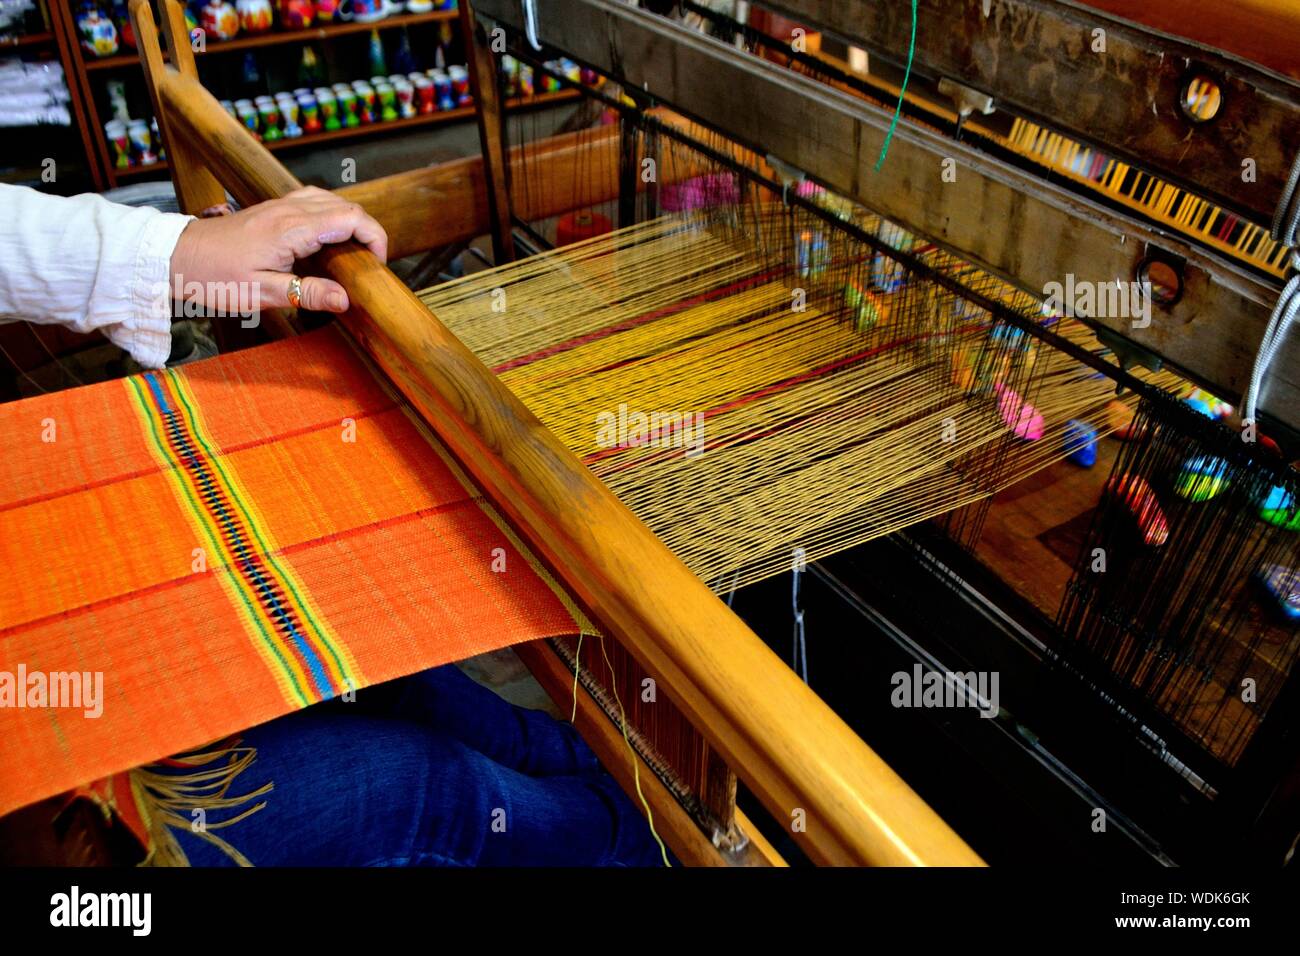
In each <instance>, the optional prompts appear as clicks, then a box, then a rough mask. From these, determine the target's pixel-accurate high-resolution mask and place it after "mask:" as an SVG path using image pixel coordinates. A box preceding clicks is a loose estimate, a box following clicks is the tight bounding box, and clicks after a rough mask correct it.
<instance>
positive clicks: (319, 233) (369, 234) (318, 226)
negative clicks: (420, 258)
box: [313, 203, 388, 262]
mask: <svg viewBox="0 0 1300 956" xmlns="http://www.w3.org/2000/svg"><path fill="white" fill-rule="evenodd" d="M313 225H314V226H315V230H316V238H317V239H319V240H320V242H322V243H330V242H343V241H345V240H347V239H356V240H357V242H359V243H361V244H362V245H364V246H365V247H366V248H367V249H369V250H370V251H371V252H373V253H374V254H375V257H376V258H377V259H379V261H380V262H387V261H388V233H386V232H384V227H383V226H381V225H380V224H379V223H378V222H377V221H375V220H374V219H373V218H371V217H370V216H369V215H367V213H366V211H365V210H364V209H362V208H361V207H360V206H358V205H356V204H355V203H346V204H341V205H339V206H338V207H337V208H335V209H331V210H329V211H328V212H326V213H324V214H322V215H321V216H319V217H318V218H317V219H316V220H315V222H314V224H313Z"/></svg>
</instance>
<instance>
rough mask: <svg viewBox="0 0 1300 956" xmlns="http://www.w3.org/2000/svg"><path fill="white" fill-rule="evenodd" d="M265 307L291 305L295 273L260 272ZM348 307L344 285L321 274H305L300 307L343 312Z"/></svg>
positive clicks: (318, 310) (259, 278)
mask: <svg viewBox="0 0 1300 956" xmlns="http://www.w3.org/2000/svg"><path fill="white" fill-rule="evenodd" d="M258 281H259V284H260V288H261V304H262V307H263V308H268V307H270V308H285V307H287V306H288V305H289V283H290V282H292V281H293V275H292V274H291V273H288V272H259V273H258ZM347 307H348V294H347V292H345V291H344V290H343V286H341V285H339V284H338V283H337V282H334V281H332V280H330V279H322V278H320V277H319V276H304V277H303V280H302V301H301V303H300V304H299V308H302V309H311V310H312V311H313V312H342V311H344V310H345V309H347Z"/></svg>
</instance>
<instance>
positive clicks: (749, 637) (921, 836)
mask: <svg viewBox="0 0 1300 956" xmlns="http://www.w3.org/2000/svg"><path fill="white" fill-rule="evenodd" d="M156 86H157V95H158V102H159V104H160V106H161V108H162V110H163V111H164V112H165V113H166V115H167V122H168V126H169V128H170V129H172V130H173V131H174V135H175V136H178V137H182V138H185V139H186V140H187V141H188V142H190V143H191V144H194V145H195V146H196V147H197V146H199V145H200V144H201V145H202V149H203V154H204V156H205V157H206V161H207V165H208V167H209V168H210V169H211V170H212V171H213V173H214V174H215V175H216V176H217V178H218V179H219V181H221V182H222V183H223V184H224V185H225V186H226V187H227V188H228V189H229V190H230V191H231V192H232V193H233V194H234V195H235V196H236V198H238V199H239V200H240V202H241V203H245V204H252V203H255V202H258V201H262V200H266V199H271V198H275V197H278V196H282V195H284V194H285V193H287V192H290V191H292V190H294V189H296V188H298V187H299V185H300V184H299V183H298V181H297V180H296V179H295V178H294V177H293V176H292V175H291V174H290V173H289V172H288V171H287V170H285V169H284V168H283V167H282V166H280V164H279V163H277V162H276V161H275V159H274V158H273V157H272V156H271V154H270V153H269V152H267V151H266V149H265V148H264V147H262V145H261V144H260V143H257V142H256V141H255V140H254V139H253V138H252V136H251V135H250V134H249V133H248V131H247V130H246V129H244V128H243V126H241V125H240V124H239V123H238V122H237V121H235V120H234V119H233V118H231V117H230V116H229V115H228V114H226V113H225V111H224V110H222V109H221V107H220V105H219V104H218V103H217V101H216V100H215V99H214V98H213V97H212V96H211V94H209V93H208V92H207V90H205V89H204V88H203V87H202V86H201V84H199V83H198V82H197V81H196V80H195V79H193V78H192V77H187V76H183V75H181V74H179V73H176V72H175V71H174V70H171V69H166V70H164V71H163V72H162V74H161V75H160V76H159V77H157V80H156ZM316 259H317V262H318V263H319V265H320V266H321V268H322V269H323V270H324V272H325V273H326V274H327V275H329V276H330V277H332V278H334V279H335V280H337V281H339V282H340V283H342V284H343V285H344V287H345V288H347V290H348V293H349V297H350V298H351V302H352V305H351V308H350V309H349V311H348V312H347V313H346V314H345V315H344V316H343V317H342V321H343V322H344V324H345V325H346V326H347V327H348V328H349V330H350V331H352V333H353V334H354V335H355V336H356V337H357V338H358V340H359V341H361V342H362V343H363V344H364V345H365V347H366V348H367V349H368V351H369V352H370V353H371V355H372V356H374V357H375V359H376V360H377V361H378V362H379V364H380V365H381V367H383V369H384V370H385V372H386V373H387V374H388V375H389V377H390V378H392V379H393V381H394V382H395V383H396V384H397V385H398V387H399V388H400V389H401V391H402V392H403V394H404V395H405V396H406V397H407V399H408V400H409V401H410V402H411V403H412V405H413V407H414V408H415V409H416V410H417V411H419V412H420V414H421V415H422V416H423V417H424V418H425V420H426V421H427V422H428V423H429V424H430V425H431V426H432V427H433V429H434V431H435V432H436V433H437V435H438V436H439V438H440V439H441V440H442V441H443V443H444V444H445V445H446V446H447V447H448V448H449V450H450V451H451V452H452V453H453V454H454V455H455V456H456V458H457V459H458V460H459V461H460V462H461V464H462V465H463V466H464V467H465V468H466V470H467V471H468V473H469V474H470V475H471V476H472V477H473V479H474V480H475V481H476V483H477V484H478V485H479V486H480V488H482V490H483V491H484V492H485V493H486V494H487V495H488V496H489V498H490V499H491V500H492V501H493V502H494V503H495V504H496V506H497V507H498V509H499V510H500V511H501V512H502V513H503V514H504V515H505V516H506V517H507V518H508V519H509V521H510V522H511V523H512V525H513V526H514V527H515V528H516V529H518V530H519V531H520V532H521V533H522V534H523V536H524V538H525V539H526V540H527V542H528V543H529V545H530V546H531V547H532V548H533V549H534V551H535V552H536V554H537V555H538V556H539V557H540V558H541V559H542V560H543V561H545V562H546V563H547V565H549V566H550V567H551V568H552V569H553V570H554V571H555V572H556V574H557V575H558V576H559V578H560V580H561V581H563V583H564V584H565V585H567V587H568V589H569V591H570V593H571V594H572V595H573V596H574V597H575V598H576V599H577V600H578V601H579V602H580V603H581V604H582V605H583V606H584V607H585V608H586V609H587V610H588V612H589V613H590V614H591V615H592V617H593V618H594V620H595V621H596V622H597V623H598V624H599V625H600V626H601V627H602V628H603V629H604V631H605V632H606V633H608V634H610V635H611V636H612V637H614V638H616V639H618V640H619V641H621V642H622V643H623V644H624V645H625V646H626V647H627V648H628V649H629V650H630V651H631V652H632V653H633V654H634V655H635V656H636V657H637V659H638V660H639V661H640V663H641V664H642V665H643V666H644V667H645V668H646V669H647V670H648V671H649V673H650V674H651V675H653V676H654V677H655V679H656V680H657V681H659V683H660V684H661V685H662V686H663V687H664V688H665V689H666V690H667V693H668V694H669V696H670V697H671V698H672V699H673V701H674V703H676V704H677V705H678V706H679V708H680V709H681V710H682V711H683V712H684V714H685V715H686V716H687V717H688V719H690V720H691V722H692V723H693V724H695V726H696V727H698V728H699V729H700V731H701V732H702V733H703V734H704V736H705V737H706V739H708V741H709V742H710V744H711V745H712V746H713V747H714V748H715V749H716V750H717V751H718V752H719V753H720V754H721V755H722V756H723V757H724V758H725V759H726V760H727V762H728V763H729V765H730V766H731V767H732V768H733V769H734V770H735V771H736V773H737V774H738V775H739V776H740V778H741V779H743V780H744V781H745V782H746V783H747V784H748V785H749V787H750V789H751V790H753V792H754V793H755V794H756V795H757V796H758V797H759V799H760V800H761V801H762V802H763V803H764V805H765V806H766V807H767V808H768V810H769V811H770V812H771V813H772V814H773V815H774V816H775V818H776V819H777V820H778V821H781V822H787V821H792V820H793V821H798V822H802V824H803V825H802V826H801V827H795V828H793V829H794V832H793V833H792V836H793V837H794V838H795V839H796V840H797V841H798V842H799V843H800V844H801V846H802V847H803V848H804V850H805V851H806V852H807V853H808V854H809V856H811V857H812V858H813V859H814V860H815V861H818V862H822V863H831V864H884V865H891V864H901V865H921V864H949V865H957V864H969V865H976V864H979V863H980V862H981V861H980V860H979V857H978V856H977V855H976V854H975V853H974V852H973V851H972V850H971V849H970V848H969V847H967V846H966V845H965V843H964V842H963V841H962V840H961V839H960V837H958V836H957V835H956V834H955V833H954V832H953V831H952V830H951V829H950V828H949V827H948V826H947V824H946V823H944V822H943V820H941V819H940V818H939V817H938V816H937V815H936V814H935V813H934V811H933V810H931V809H930V808H929V807H928V806H927V805H926V804H925V803H924V801H922V800H921V799H920V798H919V797H918V796H917V795H916V794H915V793H914V792H913V791H912V790H911V789H910V788H909V787H908V786H907V784H906V783H905V782H904V781H903V780H902V779H901V778H899V777H898V775H897V774H895V773H894V772H893V771H892V770H891V769H890V768H889V766H888V765H887V764H886V763H885V762H884V761H883V760H881V758H880V757H879V756H877V755H876V754H875V753H874V752H873V751H872V750H871V749H870V748H868V747H867V746H866V744H864V743H863V742H862V740H861V739H860V738H859V737H858V736H857V735H856V734H855V733H853V731H852V730H851V729H850V728H849V727H848V726H847V725H845V724H844V722H843V721H842V720H840V718H839V717H837V716H836V715H835V714H834V713H833V712H832V711H831V710H830V709H829V708H828V707H827V706H826V705H825V703H823V702H822V701H821V700H820V698H818V697H817V696H816V695H815V694H814V693H813V692H812V691H811V690H810V689H809V688H808V687H807V686H806V685H805V684H804V683H803V682H802V681H800V680H799V679H798V678H797V677H796V676H795V675H794V673H793V672H792V671H791V670H790V669H789V668H788V667H786V666H785V664H784V663H783V662H782V661H781V660H780V659H779V658H778V657H777V656H776V655H775V654H774V653H773V652H772V651H771V650H770V649H769V648H768V647H767V646H766V645H765V644H764V643H763V642H762V641H761V640H760V639H759V638H758V636H757V635H756V634H754V633H753V632H752V631H751V630H750V629H749V628H748V627H747V626H746V625H745V624H744V623H743V622H742V621H741V620H740V619H739V618H738V617H736V615H735V614H734V613H732V611H731V610H730V609H729V608H728V607H727V606H726V605H725V604H724V603H723V602H722V601H720V600H719V599H718V598H717V597H716V596H715V595H714V594H713V593H712V592H711V591H710V590H709V589H708V588H707V587H706V586H705V585H704V583H703V582H701V581H700V580H699V579H698V578H697V577H696V576H695V575H694V574H692V573H691V571H690V570H689V569H688V568H687V567H686V566H685V565H684V564H682V562H681V561H680V560H679V559H678V558H677V557H676V556H675V555H674V554H673V553H672V552H671V551H670V550H669V549H668V548H667V547H666V546H665V545H664V544H663V543H662V542H661V541H660V540H659V539H658V538H657V537H655V535H654V534H653V533H652V532H651V531H650V530H649V529H648V528H647V527H646V526H645V525H644V524H643V523H642V522H641V521H640V520H639V519H637V518H636V516H635V515H633V514H632V512H631V511H629V510H628V509H627V507H626V506H624V505H623V504H622V503H621V502H620V501H619V500H618V499H617V498H616V497H615V496H614V494H613V493H612V492H611V491H610V490H609V489H608V488H606V487H605V486H604V485H603V484H601V483H600V481H599V480H597V479H596V478H595V476H593V475H592V474H591V472H590V471H588V470H587V469H586V468H585V467H584V466H583V465H582V463H581V462H580V461H579V460H578V458H576V457H575V456H574V455H573V453H572V452H571V451H569V450H568V449H567V448H566V447H565V446H564V445H563V444H562V443H561V442H560V441H559V439H558V438H556V437H555V436H554V435H553V434H552V433H551V432H550V431H548V430H547V429H546V428H545V427H544V426H543V425H542V424H541V422H539V421H538V420H537V419H536V417H534V416H533V415H532V413H530V412H529V411H528V410H527V409H526V408H525V407H524V406H523V404H522V403H521V402H520V401H519V400H518V398H516V397H515V396H514V394H513V393H511V392H510V390H509V389H507V388H506V387H505V386H504V385H503V384H502V383H501V381H500V380H499V379H498V378H496V376H494V375H492V374H491V372H490V371H489V370H488V369H487V368H486V367H485V366H484V365H483V364H482V362H481V361H479V359H478V358H477V357H476V356H475V355H474V354H473V353H471V352H470V351H469V350H468V349H467V348H466V347H465V346H464V344H463V343H461V342H460V341H459V340H458V339H457V338H456V337H455V336H454V335H452V334H451V332H450V331H448V330H447V328H446V327H445V326H444V325H442V323H440V322H439V321H437V319H436V317H435V316H433V315H432V314H431V313H430V312H429V310H428V309H427V308H426V307H425V306H424V305H423V303H421V302H420V300H419V299H418V298H416V297H415V295H414V294H413V293H412V292H411V291H410V290H409V289H407V288H406V287H405V286H404V285H403V284H402V283H401V281H400V280H398V279H397V277H396V276H395V275H393V273H392V272H390V271H389V270H388V269H387V268H386V267H385V266H384V264H383V263H380V262H378V261H376V260H375V258H374V257H373V256H372V255H370V254H369V253H368V252H366V251H365V250H364V249H362V248H361V247H360V246H358V245H357V244H355V243H347V244H342V245H340V246H332V247H329V248H327V249H325V250H322V252H321V253H320V254H318V256H317V257H316Z"/></svg>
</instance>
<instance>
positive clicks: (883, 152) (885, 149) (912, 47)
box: [876, 0, 916, 172]
mask: <svg viewBox="0 0 1300 956" xmlns="http://www.w3.org/2000/svg"><path fill="white" fill-rule="evenodd" d="M915 53H916V0H912V40H911V42H910V43H909V44H908V46H907V72H905V73H904V74H903V86H902V88H901V89H900V90H899V91H898V106H896V107H894V118H893V119H892V120H890V121H889V132H887V133H886V134H885V142H884V144H883V145H881V147H880V158H879V159H878V160H876V172H880V167H881V166H883V165H885V157H886V156H887V155H888V154H889V141H890V140H891V139H893V138H894V128H895V127H896V126H898V115H899V114H900V113H902V112H903V94H904V93H906V92H907V81H908V80H909V79H911V78H912V56H913V54H915Z"/></svg>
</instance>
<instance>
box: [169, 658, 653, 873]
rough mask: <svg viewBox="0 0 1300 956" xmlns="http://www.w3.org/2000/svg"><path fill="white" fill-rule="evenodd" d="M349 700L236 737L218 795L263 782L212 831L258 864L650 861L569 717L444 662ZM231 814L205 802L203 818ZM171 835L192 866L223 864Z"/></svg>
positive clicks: (637, 825)
mask: <svg viewBox="0 0 1300 956" xmlns="http://www.w3.org/2000/svg"><path fill="white" fill-rule="evenodd" d="M356 698H357V699H356V700H355V701H353V702H343V701H332V702H330V703H327V704H318V705H316V706H314V707H310V708H308V709H307V710H303V711H299V712H297V713H295V714H290V715H289V716H286V717H282V718H280V719H278V720H274V721H271V722H270V723H267V724H263V725H261V726H260V727H254V728H253V729H251V730H249V731H247V732H246V733H245V734H243V742H244V744H245V745H247V746H249V747H254V748H256V750H257V759H256V761H254V762H253V763H252V764H251V765H250V766H249V767H247V768H246V769H244V770H243V772H242V773H240V774H239V775H238V776H237V777H236V778H235V782H234V785H233V786H232V788H231V791H230V793H229V794H228V796H231V797H234V796H237V795H241V794H246V793H249V792H251V791H253V790H256V789H258V788H259V787H261V786H263V785H265V784H266V783H268V782H273V783H274V785H275V786H274V789H273V790H271V791H270V792H269V793H268V794H266V795H265V796H263V797H260V798H257V799H259V800H265V801H266V804H267V805H266V806H265V807H264V808H263V809H261V810H259V811H257V812H256V813H254V814H252V815H250V816H249V817H247V818H246V819H243V820H240V821H238V822H237V823H234V824H232V825H230V826H229V827H224V828H221V829H216V830H213V831H211V832H213V833H214V834H215V835H218V836H220V837H222V838H223V839H224V840H226V841H227V842H229V843H230V844H231V845H232V846H233V847H235V848H236V849H237V850H239V851H240V852H241V853H243V854H244V855H245V856H246V857H248V859H249V860H250V861H251V862H252V863H253V864H254V865H257V866H277V865H279V866H533V865H552V866H656V865H657V866H662V865H663V860H662V858H661V856H660V852H659V847H658V844H657V843H656V842H655V841H654V839H653V837H652V836H651V834H650V830H649V827H648V826H647V825H646V822H645V818H644V817H645V815H644V813H643V811H642V810H641V808H640V807H638V806H635V805H633V803H632V802H631V801H630V800H629V799H628V798H627V796H626V795H625V794H624V793H623V791H622V790H621V789H620V788H619V786H618V784H617V783H615V782H614V779H613V778H612V777H610V775H609V774H608V773H606V772H605V771H604V770H603V769H602V768H601V766H600V764H599V763H598V762H597V760H596V757H595V755H594V754H593V753H592V752H591V751H590V750H589V749H588V748H587V745H586V744H585V743H584V742H583V741H582V738H581V737H579V736H578V734H577V732H576V731H575V730H574V729H573V728H572V727H571V726H570V725H569V724H567V723H561V722H560V721H557V720H555V719H553V718H552V717H550V716H549V715H547V714H544V713H542V712H541V711H535V710H527V709H524V708H522V707H516V706H514V705H512V704H510V703H508V702H506V701H505V700H502V699H501V698H500V697H498V696H497V695H496V694H494V693H492V692H491V691H490V690H487V689H486V688H484V687H481V686H480V685H478V684H476V683H475V682H474V681H473V680H471V679H470V678H469V677H467V676H465V675H464V674H463V673H461V671H460V670H459V669H457V668H456V667H455V666H447V667H440V668H435V669H433V670H429V671H424V672H423V673H420V674H414V675H412V676H410V677H406V678H403V679H401V680H397V681H392V682H390V683H388V684H383V685H379V686H376V687H371V688H366V689H365V690H361V691H358V692H357V695H356ZM254 802H255V801H254ZM250 805H251V804H250ZM244 809H246V807H245V808H236V809H232V810H228V811H215V810H209V811H207V823H208V825H209V826H211V825H212V824H214V823H217V822H220V821H221V820H222V819H229V818H231V817H233V816H235V815H237V814H238V813H240V812H242V811H243V810H244ZM173 832H174V833H175V834H176V837H177V840H178V841H179V842H180V844H181V848H182V849H183V850H184V851H185V854H186V856H188V857H189V860H190V862H191V863H192V864H193V865H195V866H217V865H229V864H230V863H231V862H232V861H231V860H230V858H229V857H227V856H226V855H225V854H224V853H223V852H222V851H221V850H220V849H218V848H217V847H215V846H213V845H212V844H210V843H208V842H207V841H205V840H203V839H201V838H199V837H197V836H195V835H194V834H193V833H191V832H189V831H187V830H179V829H178V830H174V831H173Z"/></svg>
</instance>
